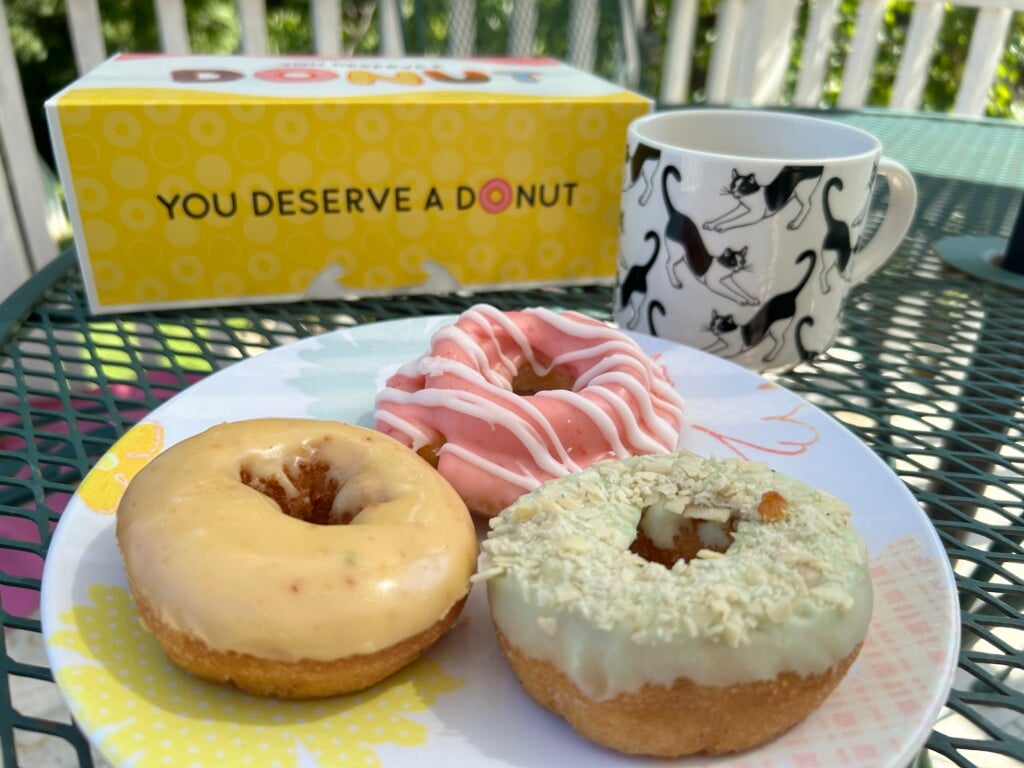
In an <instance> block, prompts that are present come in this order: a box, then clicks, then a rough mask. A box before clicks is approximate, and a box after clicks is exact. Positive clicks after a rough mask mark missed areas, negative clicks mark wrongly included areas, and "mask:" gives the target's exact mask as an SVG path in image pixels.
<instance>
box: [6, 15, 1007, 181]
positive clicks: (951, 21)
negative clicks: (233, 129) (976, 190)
mask: <svg viewBox="0 0 1024 768" xmlns="http://www.w3.org/2000/svg"><path fill="white" fill-rule="evenodd" d="M73 1H74V0H5V1H4V7H5V10H6V11H7V18H8V25H9V26H10V29H11V38H12V41H13V43H14V48H15V54H16V56H17V59H18V66H19V69H20V72H21V78H22V84H23V87H24V90H25V98H26V102H27V104H28V105H29V114H30V118H31V120H32V128H33V132H34V134H35V137H36V143H37V146H38V147H39V149H40V152H41V154H43V155H44V157H45V158H46V160H47V161H48V162H49V163H50V164H51V165H52V154H51V150H50V141H49V136H48V133H47V128H46V123H45V118H44V115H43V110H42V104H43V102H44V101H45V100H46V99H47V98H48V97H49V96H51V95H52V94H54V93H56V92H57V91H58V90H60V89H61V88H63V87H64V86H65V85H67V84H68V83H70V82H71V81H72V80H73V79H74V78H75V74H76V73H75V64H74V57H73V53H72V47H71V39H70V35H69V34H68V27H67V17H66V13H65V3H66V2H73ZM810 1H811V0H799V2H800V7H799V9H798V16H797V30H796V33H795V35H794V50H793V58H792V63H791V67H790V77H789V78H788V81H787V82H788V90H787V91H786V94H787V96H786V98H791V97H792V90H793V88H794V87H795V82H796V72H797V68H798V65H799V61H800V56H801V54H802V44H803V34H804V31H805V28H806V23H807V15H808V13H807V11H808V8H809V3H810ZM857 2H858V0H842V3H841V6H840V21H839V23H838V24H837V26H836V30H835V35H834V38H833V45H832V51H831V54H830V58H829V70H828V75H827V77H826V82H825V87H824V89H823V91H822V94H821V98H820V105H821V106H823V107H829V106H833V105H834V104H835V103H836V99H837V98H838V94H839V89H840V87H841V84H842V70H843V64H844V61H845V59H846V53H847V51H848V50H849V44H850V40H851V39H852V34H853V28H854V25H855V23H856V18H857ZM448 3H449V0H402V11H403V18H404V25H405V28H404V34H405V39H406V45H407V48H408V50H409V51H410V52H422V53H428V54H432V55H444V54H445V53H446V52H447V51H448V50H449V40H448V36H449V34H450V30H451V25H450V18H449V11H448ZM99 7H100V16H101V18H102V19H103V37H104V40H105V41H106V45H107V50H108V51H111V52H115V51H135V52H142V51H155V50H159V47H160V42H159V34H158V30H157V23H156V15H155V11H154V8H153V4H152V3H151V2H135V1H134V0H99ZM509 7H510V6H509V2H508V0H478V8H477V23H476V47H477V50H478V52H479V53H480V54H481V55H495V54H499V53H503V52H505V51H507V49H508V38H509V23H508V16H509ZM598 7H599V10H598V12H599V13H600V17H599V26H598V36H599V44H598V50H599V51H602V52H603V55H602V58H601V59H599V60H598V61H597V62H595V69H596V71H597V72H598V73H599V74H601V75H603V76H606V77H612V78H614V77H615V76H616V74H617V72H618V71H619V68H620V67H621V65H622V60H621V57H622V51H621V46H617V45H616V44H615V41H616V40H617V39H618V37H619V35H620V34H621V33H620V30H619V29H618V0H599V3H598ZM375 8H376V2H375V0H344V2H343V3H342V32H341V37H342V39H341V44H342V50H343V51H344V52H346V53H355V54H367V53H373V52H375V51H376V50H377V48H378V44H379V34H378V31H377V28H376V24H375V23H374V15H375V14H374V11H375ZM670 8H671V0H647V3H646V16H645V19H644V23H643V24H642V25H641V28H640V30H639V34H640V53H641V58H642V61H641V85H640V90H642V91H643V92H645V93H647V94H650V95H656V94H657V91H658V77H659V73H660V69H661V58H662V56H663V55H664V51H665V36H666V27H667V24H668V18H669V12H670ZM717 8H718V2H717V0H700V2H699V10H698V28H697V34H696V38H697V39H696V50H695V61H694V65H693V75H692V83H693V87H692V93H691V94H690V100H691V101H693V102H697V103H700V102H702V101H704V93H703V88H704V82H705V78H706V74H707V67H708V62H709V60H710V54H711V47H712V45H713V43H714V38H715V29H714V27H715V19H716V12H717ZM946 8H947V13H946V18H945V21H944V23H943V26H942V29H941V31H940V33H939V37H938V45H937V46H936V53H935V56H934V58H933V60H932V63H931V75H930V78H929V81H928V84H927V86H926V88H925V93H924V96H923V105H922V109H925V110H936V111H946V110H948V109H949V108H950V107H951V106H952V104H953V100H954V98H955V93H956V86H957V83H958V82H959V79H960V77H961V75H962V72H963V65H964V61H965V59H966V56H967V48H968V45H969V43H970V30H971V27H972V24H973V21H974V17H975V15H976V13H977V11H976V10H973V9H968V8H955V7H953V6H948V5H947V7H946ZM185 10H186V18H187V23H188V29H189V40H190V44H191V47H192V50H193V51H194V52H196V53H237V52H238V51H240V50H241V44H242V40H241V29H240V24H239V22H238V19H237V14H236V9H235V0H185ZM912 10H913V3H911V2H908V0H890V2H889V4H888V6H887V8H886V17H885V24H884V25H883V28H882V30H881V38H880V41H879V53H878V59H877V61H876V63H875V70H874V77H873V82H872V90H871V93H870V96H869V102H868V103H869V105H871V106H879V107H884V106H886V104H887V103H888V99H889V96H890V94H891V92H892V85H893V81H894V79H895V74H896V64H897V61H898V58H899V55H900V52H901V50H902V46H903V44H904V42H905V39H906V32H907V26H908V24H909V21H910V15H911V12H912ZM567 14H568V4H567V0H537V35H536V40H535V43H534V46H533V54H534V55H537V56H551V57H554V58H564V57H566V56H567V55H568V36H567V34H566V18H567ZM267 35H268V44H269V48H270V51H271V52H272V53H299V52H305V51H309V50H311V49H312V23H311V19H310V6H309V0H268V2H267ZM988 114H989V115H990V116H994V117H1010V118H1014V119H1017V120H1021V119H1024V13H1017V14H1016V15H1015V17H1014V19H1013V22H1012V24H1011V30H1010V34H1009V36H1008V40H1007V46H1006V49H1005V52H1004V54H1003V57H1002V59H1001V61H1000V64H999V67H998V71H997V80H996V83H995V85H994V87H993V88H992V91H991V93H990V95H989V103H988Z"/></svg>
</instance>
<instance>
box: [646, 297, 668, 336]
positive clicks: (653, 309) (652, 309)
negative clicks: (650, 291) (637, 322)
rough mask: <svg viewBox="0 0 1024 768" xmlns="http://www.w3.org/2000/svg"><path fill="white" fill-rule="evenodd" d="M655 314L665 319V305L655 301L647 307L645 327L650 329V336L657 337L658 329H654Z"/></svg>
mask: <svg viewBox="0 0 1024 768" xmlns="http://www.w3.org/2000/svg"><path fill="white" fill-rule="evenodd" d="M655 314H657V315H660V316H661V317H665V305H664V304H662V303H661V302H660V301H658V300H657V299H655V300H654V301H652V302H651V303H649V304H648V305H647V327H648V328H650V329H651V336H658V335H659V334H658V329H657V328H655V327H654V316H655Z"/></svg>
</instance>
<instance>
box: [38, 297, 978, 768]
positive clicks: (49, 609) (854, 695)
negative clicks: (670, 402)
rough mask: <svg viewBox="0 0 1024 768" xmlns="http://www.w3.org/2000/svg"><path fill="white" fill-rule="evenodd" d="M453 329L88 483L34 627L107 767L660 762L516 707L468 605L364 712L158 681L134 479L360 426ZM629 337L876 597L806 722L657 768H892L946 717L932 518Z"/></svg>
mask: <svg viewBox="0 0 1024 768" xmlns="http://www.w3.org/2000/svg"><path fill="white" fill-rule="evenodd" d="M450 321H451V318H450V317H429V318H416V319H409V320H399V321H391V322H384V323H377V324H372V325H365V326H360V327H356V328H353V329H350V330H339V331H334V332H331V333H327V334H324V335H322V336H318V337H314V338H310V339H306V340H303V341H300V342H296V343H294V344H290V345H287V346H284V347H280V348H278V349H275V350H273V351H271V352H267V353H266V354H263V355H260V356H258V357H254V358H250V359H247V360H245V361H242V362H239V363H238V364H236V365H233V366H231V367H230V368H227V369H225V370H223V371H220V372H219V373H217V374H215V375H212V376H209V377H208V378H206V379H203V380H202V381H200V382H199V383H197V384H195V385H193V386H192V387H190V388H189V389H187V390H185V391H184V392H182V393H181V394H179V395H178V396H176V397H175V398H173V399H172V400H170V401H168V402H167V403H165V404H164V405H162V406H161V407H160V408H158V409H156V410H155V411H153V413H152V414H151V415H150V416H149V417H148V418H147V419H145V421H143V422H141V423H140V424H138V425H137V426H135V427H134V428H132V429H131V430H130V431H129V432H128V433H127V434H126V435H125V436H124V437H123V438H122V439H121V440H120V441H118V443H117V444H116V445H114V446H113V447H112V448H111V450H110V452H109V453H108V454H107V455H106V456H104V457H103V459H101V460H100V461H99V462H98V464H97V466H96V468H95V469H94V470H93V471H92V472H91V473H90V474H89V475H88V476H87V477H86V479H85V480H84V481H83V482H82V484H81V486H80V487H79V489H78V492H77V493H76V494H75V496H74V498H73V499H72V500H71V502H70V504H69V505H68V507H67V509H66V511H65V512H64V514H63V517H62V518H61V521H60V524H59V525H58V527H57V531H56V533H55V536H54V539H53V543H52V545H51V547H50V552H49V556H48V557H47V559H46V565H45V570H44V574H43V583H42V609H41V610H42V624H43V633H44V639H45V642H46V646H47V652H48V655H49V660H50V663H51V666H52V669H53V673H54V677H55V679H56V681H57V684H58V685H59V687H60V689H61V692H62V693H63V695H64V697H65V698H66V700H67V702H68V705H69V707H70V709H71V712H72V714H73V715H74V718H75V721H76V722H77V723H78V725H79V726H80V727H81V728H82V729H83V731H84V732H85V733H86V734H87V735H88V737H89V738H90V739H91V740H92V742H93V743H94V744H95V745H96V747H97V748H98V749H99V750H100V751H101V752H102V753H103V755H104V756H105V757H106V759H108V760H109V761H110V762H111V763H113V764H114V765H115V766H131V767H132V768H149V767H150V766H165V765H173V766H224V765H231V766H235V765H247V764H248V765H258V766H285V767H287V768H292V767H295V768H314V767H316V768H329V767H330V766H367V767H369V766H416V767H417V768H428V767H429V766H446V767H447V766H481V767H484V766H551V765H585V766H589V767H595V768H596V767H597V766H620V765H650V764H652V761H651V760H649V759H644V758H635V757H627V756H624V755H619V754H616V753H613V752H609V751H607V750H604V749H602V748H599V747H597V746H595V745H593V744H591V743H589V742H587V741H585V740H584V739H582V738H581V737H579V736H578V735H577V734H576V733H575V732H574V731H573V730H572V729H571V728H570V727H569V726H567V725H566V724H565V723H564V722H563V721H562V720H561V719H559V718H558V717H555V716H554V715H551V714H550V713H548V712H547V711H545V710H543V709H541V708H540V707H539V706H537V705H536V704H534V703H533V701H532V700H531V699H529V698H528V697H527V696H526V694H524V693H523V691H522V690H521V689H520V687H519V684H518V682H517V681H516V679H515V677H514V675H513V674H512V673H511V672H510V670H509V668H508V666H507V664H506V662H505V659H504V657H503V656H502V653H501V650H500V648H499V646H498V643H497V640H496V638H495V636H494V632H493V629H492V626H491V621H490V615H489V612H488V608H487V600H486V594H485V591H484V590H483V589H482V588H481V587H480V586H477V587H475V588H474V589H473V591H472V594H471V596H470V600H469V601H468V603H467V607H466V609H465V610H464V612H463V614H462V617H461V618H460V619H459V622H458V624H457V625H456V627H455V628H454V629H453V630H452V631H451V632H450V633H449V634H448V635H447V636H446V637H445V638H443V639H442V640H441V642H440V643H438V644H437V645H436V646H435V647H434V648H433V649H432V650H431V651H430V652H429V653H428V655H427V656H426V657H424V658H423V659H422V660H420V661H419V662H416V663H415V664H413V665H411V666H410V667H408V668H407V669H405V670H403V671H401V672H399V673H398V674H396V675H394V676H393V677H391V678H389V679H388V680H386V681H384V682H383V683H381V684H379V685H377V686H375V687H373V688H371V689H369V690H367V691H365V692H362V693H359V694H355V695H351V696H344V697H338V698H334V699H327V700H322V701H312V702H283V701H276V700H271V699H261V698H257V697H253V696H249V695H247V694H244V693H240V692H238V691H236V690H234V689H231V688H229V687H226V686H219V685H214V684H210V683H206V682H203V681H200V680H197V679H195V678H193V677H191V676H189V675H187V674H185V673H183V672H181V671H179V670H178V669H177V668H175V667H174V666H172V665H171V664H170V663H169V662H168V661H167V660H166V659H165V657H164V656H163V654H162V653H161V652H160V650H159V649H158V647H157V645H156V644H155V642H154V641H153V639H152V638H151V637H150V636H149V635H148V634H147V633H145V632H144V631H143V630H142V629H141V628H140V626H139V622H138V617H137V614H136V612H135V607H134V604H133V603H132V600H131V597H130V594H129V592H128V590H127V583H126V580H125V576H124V571H123V569H122V565H121V559H120V556H119V554H118V551H117V545H116V542H115V538H114V516H113V510H114V509H115V508H116V504H117V500H118V499H119V498H120V495H121V492H122V490H123V488H124V486H125V484H126V483H127V482H128V480H129V479H130V478H131V477H132V475H134V473H135V472H137V471H138V469H139V468H140V467H141V466H143V465H144V464H145V463H146V462H147V461H149V460H150V459H151V458H152V457H153V456H155V455H156V454H157V453H159V452H160V451H161V450H162V449H164V448H166V447H167V446H169V445H172V444H173V443H176V442H178V441H179V440H182V439H183V438H185V437H188V436H189V435H192V434H195V433H197V432H200V431H202V430H204V429H206V428H207V427H209V426H212V425H213V424H215V423H218V422H221V421H229V420H231V421H233V420H239V419H248V418H255V417H261V416H304V417H316V418H323V419H337V420H341V421H347V422H351V423H356V424H361V425H365V426H371V425H372V419H373V402H374V396H375V393H376V392H377V390H378V388H379V387H380V386H381V384H382V383H383V381H384V379H385V378H386V377H387V376H388V375H389V374H390V373H391V372H392V371H393V370H394V369H395V368H396V367H397V366H398V365H400V364H401V363H404V362H406V361H409V360H412V359H413V358H414V357H416V356H417V355H419V354H420V353H422V352H423V351H425V350H426V349H427V347H428V345H429V340H430V336H431V334H432V333H433V331H434V330H436V329H437V328H438V327H439V326H440V325H442V324H444V323H446V322H450ZM636 338H637V341H638V342H639V343H640V344H641V345H642V346H643V347H644V348H645V349H646V350H647V351H648V353H650V354H652V355H655V356H657V358H658V359H659V361H660V362H661V363H662V364H663V365H664V366H665V367H666V369H667V370H668V372H669V374H670V376H671V377H672V379H673V381H675V382H677V385H678V387H679V390H680V392H681V393H682V394H683V396H684V397H685V398H686V402H687V411H686V427H685V430H684V434H683V438H682V446H683V447H684V448H687V449H689V450H692V451H695V452H697V453H701V454H705V455H707V454H718V455H738V456H741V457H743V458H746V459H751V460H757V461H764V462H767V463H768V464H770V465H771V466H772V467H774V468H776V469H778V470H780V471H782V472H786V473H788V474H790V475H793V476H795V477H797V478H799V479H801V480H804V481H806V482H809V483H812V484H814V485H817V486H819V487H821V488H823V489H825V490H827V491H830V492H832V493H833V494H835V495H837V496H838V497H840V498H842V499H844V500H845V501H846V502H847V503H848V504H850V506H851V507H852V508H853V510H854V516H853V520H854V524H855V525H856V527H857V529H858V530H859V531H860V532H861V534H862V535H863V536H864V538H865V539H866V540H867V543H868V547H869V549H870V551H871V556H872V577H873V580H874V586H875V609H874V614H873V618H872V623H871V627H870V630H869V633H868V638H867V640H866V642H865V644H864V647H863V650H862V652H861V654H860V656H859V658H858V659H857V661H856V662H855V664H854V666H853V667H852V668H851V670H850V672H849V673H848V674H847V676H846V678H845V679H844V680H843V682H842V683H841V684H840V686H839V688H838V689H837V690H836V691H835V692H834V693H833V694H832V695H831V696H830V697H829V698H828V699H827V700H826V701H825V703H824V704H823V705H822V706H821V707H820V708H819V709H818V710H817V711H816V712H814V713H813V714H812V715H811V716H810V717H809V718H808V719H807V720H805V721H804V722H803V723H801V724H800V725H798V726H797V727H796V728H794V729H792V730H791V731H789V732H788V733H786V734H784V735H783V736H781V737H779V738H777V739H775V740H774V741H772V742H770V743H768V744H765V745H763V746H762V747H760V748H758V749H755V750H751V751H749V752H745V753H742V754H738V755H731V756H724V757H717V758H709V757H704V756H698V757H691V758H684V759H679V760H677V761H668V762H667V763H666V761H658V765H665V764H668V765H673V766H687V767H690V766H705V765H707V766H729V767H730V768H772V767H778V768H782V766H788V767H792V768H806V767H809V766H829V767H830V768H833V767H835V766H865V768H867V767H870V768H885V767H886V766H891V767H892V768H905V766H906V765H907V764H908V763H909V762H910V760H911V759H913V756H914V755H915V754H916V753H917V752H918V750H919V749H920V748H921V747H922V745H923V744H924V742H925V741H926V739H927V738H928V735H929V733H930V732H931V729H932V726H933V725H934V723H935V720H936V718H937V717H938V714H939V711H940V709H941V707H942V705H943V704H944V702H945V700H946V696H947V694H948V692H949V688H950V686H951V684H952V675H953V671H954V669H955V667H956V659H957V652H958V646H959V622H958V621H957V615H958V609H957V605H956V589H955V585H954V581H953V574H952V571H951V570H950V567H949V565H948V561H947V559H946V556H945V554H944V552H943V550H942V547H941V545H940V542H939V540H938V537H937V536H936V534H935V531H934V529H933V528H932V526H931V524H930V523H929V521H928V519H927V517H926V516H925V514H924V513H923V512H922V510H921V509H920V507H919V506H918V504H917V503H916V501H915V500H914V498H913V496H911V494H910V493H909V492H908V490H907V488H906V487H905V486H904V485H903V483H902V482H901V481H900V480H899V479H898V478H897V477H896V476H895V475H894V474H893V473H892V472H891V471H890V470H889V469H888V468H887V467H886V465H885V464H883V463H882V461H881V460H879V459H878V458H877V457H876V456H875V454H874V453H872V452H871V451H870V450H869V449H868V448H867V447H865V446H864V445H863V444H862V443H861V442H860V441H859V440H858V439H857V438H856V437H855V436H854V435H852V434H851V433H850V432H848V431H847V430H846V429H844V428H843V427H842V426H841V425H839V424H838V423H837V422H836V421H834V420H833V419H832V418H831V417H829V416H827V415H826V414H824V413H823V412H821V411H819V410H817V409H816V408H814V407H812V406H811V405H809V404H807V403H806V402H804V401H803V400H801V399H800V398H798V397H796V396H795V395H793V394H792V393H790V392H788V391H786V390H785V389H782V388H780V387H778V386H775V385H773V384H771V383H769V382H768V381H766V380H765V379H763V378H761V377H759V376H757V375H755V374H753V373H750V372H748V371H746V370H744V369H742V368H739V367H737V366H736V365H734V364H732V363H729V362H727V361H724V360H721V359H719V358H716V357H712V356H710V355H707V354H704V353H702V352H698V351H695V350H693V349H689V348H687V347H682V346H677V345H674V344H671V343H668V342H663V341H660V340H658V339H654V338H650V337H640V336H638V337H636ZM181 481H182V482H183V483H187V482H188V478H182V480H181ZM481 530H482V529H481ZM681 716H683V717H685V713H681Z"/></svg>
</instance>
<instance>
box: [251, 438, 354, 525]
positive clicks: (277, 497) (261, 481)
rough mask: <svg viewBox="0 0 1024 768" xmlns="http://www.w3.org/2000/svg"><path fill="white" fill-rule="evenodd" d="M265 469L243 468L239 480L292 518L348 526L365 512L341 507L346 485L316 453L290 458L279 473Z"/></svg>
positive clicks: (279, 467)
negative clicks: (360, 513)
mask: <svg viewBox="0 0 1024 768" xmlns="http://www.w3.org/2000/svg"><path fill="white" fill-rule="evenodd" d="M261 469H262V470H263V471H260V470H257V469H255V468H254V467H253V466H251V465H243V466H242V468H241V472H240V477H239V479H240V480H241V481H242V483H244V484H245V485H247V486H249V487H250V488H252V489H253V490H256V491H259V492H260V493H262V494H263V495H264V496H267V497H268V498H270V499H271V500H273V501H274V502H275V503H276V504H277V505H278V506H279V507H280V508H281V511H282V512H284V513H285V514H286V515H288V516H289V517H294V518H296V519H298V520H304V521H306V522H307V523H313V524H315V525H347V524H348V523H350V522H352V520H353V519H354V518H355V516H356V515H357V514H359V512H360V511H361V510H362V506H358V507H355V506H353V505H351V504H346V505H343V506H341V507H340V508H339V505H338V504H337V503H336V500H337V499H338V496H339V494H340V493H341V492H342V490H343V487H344V486H343V483H342V482H341V480H339V478H338V477H337V476H336V475H335V474H334V473H332V472H331V471H330V469H331V467H330V464H328V463H327V462H326V461H324V460H323V459H321V458H319V457H318V456H316V454H312V455H310V456H293V457H290V458H287V459H285V460H284V461H282V462H281V464H280V465H279V466H277V467H274V470H276V471H266V469H267V468H266V467H263V468H261ZM282 475H283V476H284V477H283V478H282ZM286 486H287V487H286Z"/></svg>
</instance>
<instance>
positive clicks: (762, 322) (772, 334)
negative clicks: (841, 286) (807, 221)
mask: <svg viewBox="0 0 1024 768" xmlns="http://www.w3.org/2000/svg"><path fill="white" fill-rule="evenodd" d="M808 260H810V262H811V263H810V264H809V265H808V266H807V271H806V272H805V273H804V276H803V277H802V278H801V280H800V282H799V283H798V284H797V285H796V287H794V288H791V289H790V290H788V291H785V292H783V293H779V294H776V295H775V296H772V297H771V298H770V299H768V301H766V302H764V304H762V305H761V308H760V309H758V311H757V313H756V314H755V315H754V316H753V317H752V318H750V320H748V321H747V322H745V323H743V324H739V323H737V322H736V320H735V319H734V317H733V316H732V315H731V314H730V315H723V314H720V313H719V312H718V310H716V309H712V310H711V323H710V325H708V326H707V329H706V330H708V331H710V332H711V333H712V334H713V335H714V336H715V340H714V341H713V342H712V343H711V344H709V345H708V346H706V347H704V351H705V352H711V353H713V354H716V355H720V356H722V357H735V356H736V355H738V354H740V353H742V352H746V351H747V350H749V349H753V348H754V347H756V346H757V345H758V344H760V343H761V342H762V341H764V340H765V339H770V340H771V342H772V347H771V349H769V350H768V352H767V353H766V354H765V355H764V356H763V357H762V358H761V359H762V361H763V362H766V363H771V362H773V361H774V360H775V358H776V356H777V355H778V354H779V352H780V351H781V350H782V348H783V346H784V345H785V343H786V332H787V331H788V330H789V327H790V326H791V325H792V324H793V318H795V317H796V314H797V297H798V296H799V295H800V292H801V291H802V290H803V289H804V286H805V285H807V282H808V281H809V280H810V279H811V273H812V272H813V271H814V264H815V262H816V260H817V259H816V254H815V252H814V251H813V250H806V251H804V252H803V253H801V254H800V255H799V256H797V258H796V263H797V264H800V262H802V261H808ZM780 324H781V325H780ZM812 325H813V321H812Z"/></svg>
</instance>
